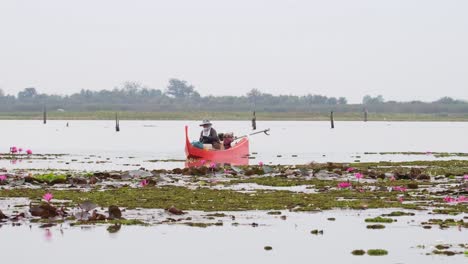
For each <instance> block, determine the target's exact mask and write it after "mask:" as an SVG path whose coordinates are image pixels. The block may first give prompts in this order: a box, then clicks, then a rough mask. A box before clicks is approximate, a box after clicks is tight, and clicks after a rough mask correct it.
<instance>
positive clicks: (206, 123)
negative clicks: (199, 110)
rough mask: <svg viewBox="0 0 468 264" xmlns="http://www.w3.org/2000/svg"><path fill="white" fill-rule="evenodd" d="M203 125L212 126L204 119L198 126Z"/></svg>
mask: <svg viewBox="0 0 468 264" xmlns="http://www.w3.org/2000/svg"><path fill="white" fill-rule="evenodd" d="M204 125H212V124H211V122H210V120H208V119H205V120H203V121H202V123H201V124H200V126H204Z"/></svg>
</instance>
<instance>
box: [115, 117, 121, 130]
mask: <svg viewBox="0 0 468 264" xmlns="http://www.w3.org/2000/svg"><path fill="white" fill-rule="evenodd" d="M115 131H116V132H119V131H120V123H119V116H118V115H117V113H115Z"/></svg>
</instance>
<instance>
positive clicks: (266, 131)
mask: <svg viewBox="0 0 468 264" xmlns="http://www.w3.org/2000/svg"><path fill="white" fill-rule="evenodd" d="M268 131H270V129H269V128H268V129H265V130H261V131H257V132H254V133H252V134H248V135H243V136H240V137H235V138H234V140H238V139H240V138H245V137H248V136H253V135H256V134H260V133H265V135H267V136H269V135H270V134H268Z"/></svg>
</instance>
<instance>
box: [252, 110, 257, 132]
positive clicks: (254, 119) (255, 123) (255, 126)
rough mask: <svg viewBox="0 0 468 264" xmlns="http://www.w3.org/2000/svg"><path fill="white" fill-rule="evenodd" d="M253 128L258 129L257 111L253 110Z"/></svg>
mask: <svg viewBox="0 0 468 264" xmlns="http://www.w3.org/2000/svg"><path fill="white" fill-rule="evenodd" d="M252 129H253V130H256V129H257V117H255V111H254V112H253V118H252Z"/></svg>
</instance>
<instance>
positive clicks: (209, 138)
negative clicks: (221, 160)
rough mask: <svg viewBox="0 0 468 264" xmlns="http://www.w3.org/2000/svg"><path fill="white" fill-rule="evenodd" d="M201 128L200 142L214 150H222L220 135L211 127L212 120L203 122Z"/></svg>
mask: <svg viewBox="0 0 468 264" xmlns="http://www.w3.org/2000/svg"><path fill="white" fill-rule="evenodd" d="M200 126H202V127H203V130H202V131H201V133H200V142H201V143H203V144H211V145H212V146H213V148H214V149H220V142H219V138H218V133H217V132H216V130H215V129H214V128H212V127H211V126H212V124H211V122H210V120H203V122H202V123H201V124H200Z"/></svg>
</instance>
